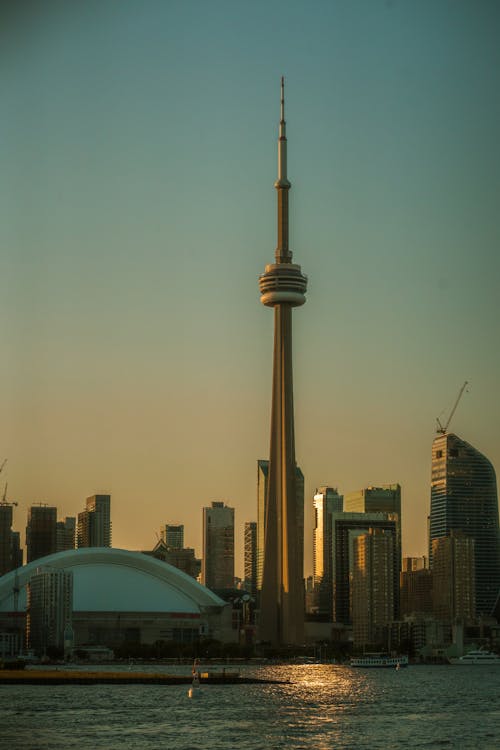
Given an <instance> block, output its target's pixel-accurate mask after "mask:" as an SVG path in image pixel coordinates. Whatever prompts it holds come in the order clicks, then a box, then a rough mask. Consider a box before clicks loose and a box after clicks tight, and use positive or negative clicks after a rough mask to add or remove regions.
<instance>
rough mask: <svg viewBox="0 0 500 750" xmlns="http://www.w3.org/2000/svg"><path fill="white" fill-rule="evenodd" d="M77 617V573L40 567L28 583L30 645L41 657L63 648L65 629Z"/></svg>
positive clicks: (28, 638) (28, 643)
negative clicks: (74, 574)
mask: <svg viewBox="0 0 500 750" xmlns="http://www.w3.org/2000/svg"><path fill="white" fill-rule="evenodd" d="M72 616H73V573H72V572H70V571H66V570H63V569H59V568H50V567H45V566H43V567H39V568H37V569H36V571H35V572H34V573H33V574H32V575H31V577H30V579H29V584H28V608H27V645H28V648H30V649H33V651H34V652H35V654H37V655H38V656H40V655H42V654H45V653H46V651H47V649H48V648H54V649H58V650H61V651H63V649H64V632H65V629H66V628H67V627H68V626H71V621H72Z"/></svg>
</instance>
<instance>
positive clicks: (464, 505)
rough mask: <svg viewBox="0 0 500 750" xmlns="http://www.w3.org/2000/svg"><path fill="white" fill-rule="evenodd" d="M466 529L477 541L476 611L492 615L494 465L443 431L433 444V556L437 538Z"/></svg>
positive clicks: (496, 562)
mask: <svg viewBox="0 0 500 750" xmlns="http://www.w3.org/2000/svg"><path fill="white" fill-rule="evenodd" d="M452 531H462V532H463V533H464V534H465V535H466V536H468V537H470V538H472V539H474V542H475V546H474V549H475V552H474V556H475V596H476V615H478V616H479V615H490V614H491V613H492V611H493V608H494V606H495V602H496V600H497V597H498V593H499V589H500V547H499V545H500V538H499V524H498V495H497V482H496V475H495V470H494V468H493V466H492V465H491V463H490V461H489V460H488V459H487V458H486V457H485V456H483V454H482V453H480V452H479V451H478V450H477V449H476V448H474V447H473V446H472V445H470V444H469V443H466V442H465V440H462V439H461V438H459V437H457V435H454V434H453V433H447V434H440V435H438V437H436V438H435V439H434V442H433V444H432V476H431V509H430V520H429V558H430V561H431V569H432V570H434V563H433V542H434V540H435V539H440V538H441V537H444V536H449V535H450V534H451V532H452Z"/></svg>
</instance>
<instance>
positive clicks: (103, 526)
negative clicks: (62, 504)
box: [77, 495, 111, 547]
mask: <svg viewBox="0 0 500 750" xmlns="http://www.w3.org/2000/svg"><path fill="white" fill-rule="evenodd" d="M77 545H78V547H111V496H110V495H92V496H91V497H88V498H87V501H86V507H85V510H84V511H83V512H82V513H79V514H78V525H77Z"/></svg>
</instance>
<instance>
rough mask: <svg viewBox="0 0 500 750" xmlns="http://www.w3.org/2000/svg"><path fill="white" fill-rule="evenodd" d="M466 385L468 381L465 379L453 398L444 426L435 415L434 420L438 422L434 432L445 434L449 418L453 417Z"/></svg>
mask: <svg viewBox="0 0 500 750" xmlns="http://www.w3.org/2000/svg"><path fill="white" fill-rule="evenodd" d="M467 385H468V382H467V380H466V381H465V383H464V384H463V386H462V387H461V388H460V391H459V393H458V396H457V398H456V400H455V403H454V404H453V408H452V410H451V411H450V416H449V417H448V419H447V420H446V424H445V425H444V427H443V425H442V424H441V421H440V419H439V417H436V421H437V423H438V426H437V429H436V432H440V433H441V435H446V432H447V431H448V427H449V424H450V422H451V418H452V417H453V415H454V414H455V412H456V410H457V406H458V404H459V402H460V399H461V398H462V394H463V392H464V391H465V388H466V386H467Z"/></svg>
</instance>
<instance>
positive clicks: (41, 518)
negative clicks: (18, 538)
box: [26, 503, 57, 562]
mask: <svg viewBox="0 0 500 750" xmlns="http://www.w3.org/2000/svg"><path fill="white" fill-rule="evenodd" d="M56 524H57V508H55V507H54V506H50V505H44V504H42V503H41V504H40V505H32V506H31V508H29V509H28V523H27V526H26V558H27V562H33V560H38V558H40V557H45V556H46V555H52V554H53V553H54V552H55V551H56V539H57V533H56Z"/></svg>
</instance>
